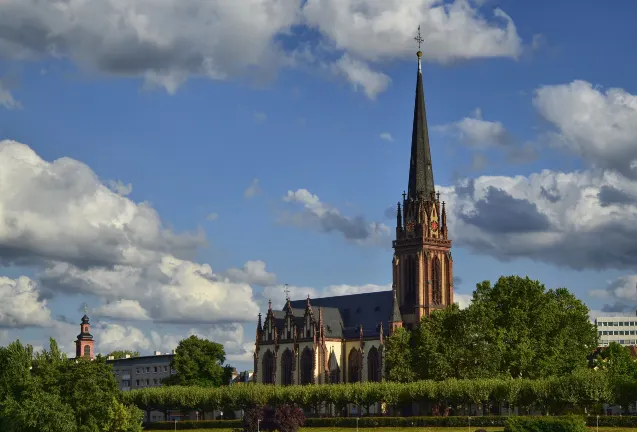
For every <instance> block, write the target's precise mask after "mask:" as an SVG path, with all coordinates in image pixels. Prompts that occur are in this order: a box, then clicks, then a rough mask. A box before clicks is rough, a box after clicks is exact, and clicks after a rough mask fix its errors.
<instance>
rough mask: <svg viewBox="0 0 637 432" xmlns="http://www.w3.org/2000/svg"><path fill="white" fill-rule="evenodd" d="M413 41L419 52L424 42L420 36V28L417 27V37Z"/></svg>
mask: <svg viewBox="0 0 637 432" xmlns="http://www.w3.org/2000/svg"><path fill="white" fill-rule="evenodd" d="M414 40H415V41H416V42H418V50H420V44H421V43H423V42H424V41H425V40H424V39H423V38H422V36H421V35H420V26H418V35H417V36H416V37H415V38H414Z"/></svg>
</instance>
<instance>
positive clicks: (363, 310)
mask: <svg viewBox="0 0 637 432" xmlns="http://www.w3.org/2000/svg"><path fill="white" fill-rule="evenodd" d="M306 301H307V300H294V301H292V302H290V303H291V305H292V308H293V311H294V316H295V317H297V311H300V314H299V315H300V316H301V321H300V322H301V324H300V325H303V319H302V317H303V314H304V313H305V304H306ZM392 303H393V294H392V291H378V292H370V293H363V294H351V295H344V296H335V297H323V298H315V299H310V304H311V305H312V311H313V312H314V318H315V319H318V308H319V307H320V308H321V309H322V310H323V322H324V323H325V326H326V329H327V326H329V327H330V328H329V330H328V331H327V334H326V336H327V337H345V338H347V339H352V338H358V337H359V334H360V331H359V326H360V325H362V326H363V336H364V337H375V336H378V335H379V334H380V328H379V324H380V323H381V322H383V327H384V328H383V331H384V332H385V334H387V330H388V327H387V320H389V319H390V317H391V314H392ZM277 316H282V317H285V312H275V317H277ZM281 322H282V323H283V321H281ZM297 325H298V321H297ZM277 327H278V325H277Z"/></svg>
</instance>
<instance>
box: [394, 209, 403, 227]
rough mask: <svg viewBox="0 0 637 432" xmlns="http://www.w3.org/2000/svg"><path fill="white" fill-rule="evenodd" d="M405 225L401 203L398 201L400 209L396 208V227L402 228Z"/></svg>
mask: <svg viewBox="0 0 637 432" xmlns="http://www.w3.org/2000/svg"><path fill="white" fill-rule="evenodd" d="M402 227H403V215H402V213H401V210H400V203H398V209H397V210H396V228H397V229H401V228H402Z"/></svg>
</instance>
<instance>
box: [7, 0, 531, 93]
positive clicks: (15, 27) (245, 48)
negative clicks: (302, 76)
mask: <svg viewBox="0 0 637 432" xmlns="http://www.w3.org/2000/svg"><path fill="white" fill-rule="evenodd" d="M2 12H3V13H2V15H0V28H2V29H3V32H2V34H0V56H2V57H5V58H8V59H11V60H31V59H42V58H54V59H68V60H70V61H72V62H74V63H75V64H76V65H78V66H80V67H82V68H85V69H89V70H95V71H98V72H100V73H105V74H111V75H116V76H126V77H142V78H143V79H144V80H145V82H146V84H147V85H148V86H151V87H152V86H159V87H161V88H164V89H166V91H168V92H170V93H174V92H175V91H177V89H178V88H179V87H180V86H181V85H182V84H183V83H184V82H185V81H186V80H187V79H188V78H190V77H192V76H203V77H207V78H210V79H214V80H225V79H231V78H235V77H240V76H242V75H245V74H247V73H254V74H255V75H258V76H263V75H272V73H273V72H274V71H276V69H278V68H279V67H281V66H292V67H294V66H295V65H298V64H307V62H308V59H310V60H311V59H314V61H316V62H319V63H329V62H330V60H329V59H330V58H333V57H334V54H337V55H346V56H348V57H345V58H350V57H351V59H352V60H351V61H349V63H343V62H341V61H338V62H336V64H335V67H336V68H339V69H341V70H343V72H345V74H344V76H346V77H347V78H348V79H351V80H352V82H353V83H358V85H360V86H363V88H365V91H366V93H367V94H368V95H371V94H373V93H374V91H376V92H377V91H380V90H381V88H382V85H380V86H379V81H377V79H378V77H379V76H380V75H381V74H380V73H378V72H372V71H370V70H369V68H368V67H367V66H365V65H364V64H362V63H356V62H362V61H378V60H381V59H394V58H405V57H406V56H413V49H412V48H410V47H412V46H413V41H412V38H413V32H414V31H415V29H416V28H417V27H418V25H421V24H422V28H423V30H424V34H423V36H424V38H425V41H426V42H425V44H424V46H423V49H422V50H423V52H424V57H425V58H426V59H430V60H434V61H438V62H450V61H454V60H465V59H472V58H489V57H511V58H516V57H517V56H518V55H519V54H520V52H521V50H522V48H521V46H522V43H521V40H520V37H519V36H518V34H517V30H516V27H515V24H514V23H513V21H512V20H511V18H510V17H509V16H508V15H507V14H506V13H505V12H503V11H502V10H500V9H495V11H494V13H493V14H491V13H489V14H484V13H483V11H482V9H481V7H480V4H479V3H477V2H472V1H468V0H455V1H453V2H439V1H437V0H403V1H400V2H395V1H383V0H364V1H362V0H308V1H301V0H241V1H234V2H229V1H207V2H204V1H200V2H194V3H193V2H183V1H181V0H164V1H162V2H156V1H152V0H135V1H132V2H131V1H124V0H104V1H99V2H94V1H90V2H82V1H63V0H51V1H47V2H41V1H39V0H5V1H4V2H3V4H2ZM303 25H305V26H307V27H310V28H313V29H316V30H317V31H318V34H319V35H320V40H319V41H317V42H316V43H314V44H311V45H309V46H305V45H307V44H283V43H280V41H281V40H282V39H284V38H288V39H290V35H294V32H295V29H297V28H299V27H300V26H303ZM342 58H343V57H342ZM355 65H358V66H356V67H355ZM354 70H356V71H358V72H356V73H351V72H352V71H354ZM365 71H366V72H365ZM374 77H375V78H374ZM370 80H372V81H370ZM373 80H376V82H374V81H373ZM370 82H371V83H372V85H371V86H369V85H367V84H369V83H370ZM363 83H365V84H366V85H367V86H364V85H363ZM374 89H376V90H374Z"/></svg>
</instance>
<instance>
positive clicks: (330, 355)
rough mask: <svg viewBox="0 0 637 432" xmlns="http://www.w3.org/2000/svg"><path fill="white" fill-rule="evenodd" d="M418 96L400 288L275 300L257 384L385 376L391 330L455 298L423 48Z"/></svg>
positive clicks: (399, 221)
mask: <svg viewBox="0 0 637 432" xmlns="http://www.w3.org/2000/svg"><path fill="white" fill-rule="evenodd" d="M417 57H418V74H417V78H416V100H415V104H414V119H413V130H412V138H411V156H410V161H409V179H408V185H407V192H403V194H402V202H400V201H399V202H398V205H397V209H396V238H395V240H394V241H393V242H392V246H393V249H394V257H393V259H392V275H393V276H392V280H393V289H392V291H381V292H370V293H362V294H354V295H346V296H336V297H324V298H317V299H311V298H309V297H308V298H307V299H306V300H295V301H291V300H290V299H289V298H288V299H287V303H286V305H285V306H284V307H283V310H280V311H279V310H273V309H272V304H271V303H270V304H269V307H268V311H267V313H266V315H265V318H264V319H262V315H261V314H259V318H258V319H259V321H258V324H257V330H256V340H255V351H254V375H253V380H254V382H256V383H263V384H277V385H290V384H329V383H346V382H347V383H352V382H367V381H371V382H374V381H381V380H382V379H383V372H384V364H383V363H384V362H383V349H384V344H385V340H384V338H385V336H386V335H391V334H392V332H393V331H394V330H395V329H396V328H398V327H405V328H406V329H409V330H411V329H413V328H414V327H415V326H416V324H417V323H419V322H420V320H421V319H422V318H423V317H424V316H429V314H430V313H431V312H432V311H434V310H436V309H441V308H444V307H446V306H448V305H450V304H452V303H453V260H452V257H451V240H450V239H449V238H448V236H447V211H446V208H445V203H444V202H442V204H441V202H440V194H439V193H436V191H435V188H434V177H433V169H432V163H431V149H430V146H429V133H428V129H427V113H426V110H425V98H424V90H423V83H422V67H421V58H422V52H421V51H418V53H417Z"/></svg>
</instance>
